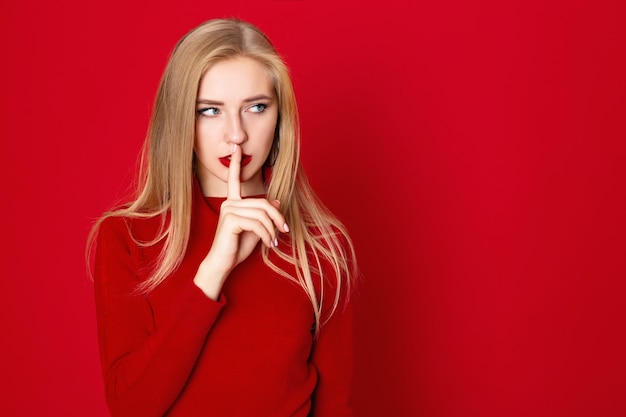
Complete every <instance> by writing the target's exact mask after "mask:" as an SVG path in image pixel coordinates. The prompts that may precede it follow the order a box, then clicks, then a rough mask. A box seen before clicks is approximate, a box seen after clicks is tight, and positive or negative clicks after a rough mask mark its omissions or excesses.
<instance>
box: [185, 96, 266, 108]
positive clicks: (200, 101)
mask: <svg viewBox="0 0 626 417" xmlns="http://www.w3.org/2000/svg"><path fill="white" fill-rule="evenodd" d="M272 99H273V97H270V96H268V95H266V94H258V95H256V96H252V97H249V98H247V99H245V100H244V101H243V102H244V103H251V102H253V101H259V100H268V101H269V100H272ZM196 104H208V105H213V106H223V105H224V102H222V101H217V100H208V99H198V100H197V101H196Z"/></svg>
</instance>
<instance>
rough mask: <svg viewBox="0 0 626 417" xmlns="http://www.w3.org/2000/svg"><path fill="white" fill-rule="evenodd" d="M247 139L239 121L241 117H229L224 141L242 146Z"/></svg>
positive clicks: (236, 115)
mask: <svg viewBox="0 0 626 417" xmlns="http://www.w3.org/2000/svg"><path fill="white" fill-rule="evenodd" d="M247 139H248V135H247V134H246V130H245V128H244V125H243V121H242V120H241V115H239V114H233V115H231V116H230V117H229V118H228V122H227V127H226V140H227V141H228V142H230V143H236V144H242V143H243V142H245V141H246V140H247Z"/></svg>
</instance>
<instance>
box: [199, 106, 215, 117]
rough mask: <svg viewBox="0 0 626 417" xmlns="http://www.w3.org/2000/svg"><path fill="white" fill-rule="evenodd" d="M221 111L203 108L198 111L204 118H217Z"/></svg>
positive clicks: (213, 108)
mask: <svg viewBox="0 0 626 417" xmlns="http://www.w3.org/2000/svg"><path fill="white" fill-rule="evenodd" d="M219 112H220V110H219V109H218V108H217V107H203V108H201V109H198V114H201V115H203V116H217V115H218V114H219Z"/></svg>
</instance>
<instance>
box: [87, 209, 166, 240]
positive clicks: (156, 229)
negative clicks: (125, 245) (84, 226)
mask: <svg viewBox="0 0 626 417" xmlns="http://www.w3.org/2000/svg"><path fill="white" fill-rule="evenodd" d="M167 221H168V217H162V216H159V215H157V216H144V215H139V216H123V215H115V214H114V215H107V216H106V217H105V218H104V219H103V220H102V221H101V223H100V226H99V228H98V241H102V240H118V239H124V240H128V239H130V240H133V241H138V242H141V241H143V242H145V241H153V240H155V239H158V237H159V235H160V234H161V232H162V230H163V229H164V227H166V226H167Z"/></svg>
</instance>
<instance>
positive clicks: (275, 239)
mask: <svg viewBox="0 0 626 417" xmlns="http://www.w3.org/2000/svg"><path fill="white" fill-rule="evenodd" d="M272 243H273V244H274V247H275V248H276V247H278V239H277V238H274V241H273V242H272Z"/></svg>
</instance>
